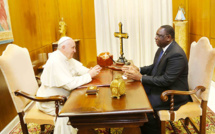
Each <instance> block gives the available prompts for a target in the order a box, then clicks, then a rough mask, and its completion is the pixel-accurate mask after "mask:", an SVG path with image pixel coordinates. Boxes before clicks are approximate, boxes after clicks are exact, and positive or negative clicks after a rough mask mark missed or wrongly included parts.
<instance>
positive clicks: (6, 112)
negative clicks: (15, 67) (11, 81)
mask: <svg viewBox="0 0 215 134" xmlns="http://www.w3.org/2000/svg"><path fill="white" fill-rule="evenodd" d="M0 100H1V101H0V107H1V110H0V132H1V131H2V129H4V127H5V126H6V124H8V123H10V121H11V120H13V118H14V117H15V116H16V115H17V112H16V109H15V107H14V104H13V101H12V99H11V96H10V93H9V90H8V88H7V85H6V82H5V80H4V77H3V74H2V71H1V70H0Z"/></svg>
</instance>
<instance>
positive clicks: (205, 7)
mask: <svg viewBox="0 0 215 134" xmlns="http://www.w3.org/2000/svg"><path fill="white" fill-rule="evenodd" d="M189 18H190V20H189V22H190V25H189V26H190V33H192V34H196V35H202V36H207V37H209V36H210V0H204V2H203V1H202V0H189Z"/></svg>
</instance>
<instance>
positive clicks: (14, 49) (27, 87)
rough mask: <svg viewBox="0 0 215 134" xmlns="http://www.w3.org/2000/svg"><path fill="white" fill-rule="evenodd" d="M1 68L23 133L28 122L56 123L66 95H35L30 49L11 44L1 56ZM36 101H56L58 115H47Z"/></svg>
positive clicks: (35, 86) (26, 131)
mask: <svg viewBox="0 0 215 134" xmlns="http://www.w3.org/2000/svg"><path fill="white" fill-rule="evenodd" d="M0 68H1V70H2V73H3V75H4V78H5V80H6V83H7V86H8V89H9V93H10V95H11V98H12V100H13V103H14V105H15V108H16V111H17V113H18V115H19V119H20V124H21V127H22V131H23V133H24V134H27V133H28V129H27V123H37V124H39V125H41V126H42V124H52V125H54V124H55V120H56V117H57V115H58V111H59V103H60V104H64V103H65V101H66V97H64V96H51V97H37V96H35V94H36V92H37V89H38V84H37V81H36V78H35V75H34V71H33V66H32V63H31V59H30V55H29V52H28V50H27V49H26V48H21V47H19V46H17V45H14V44H9V45H8V46H7V48H6V50H5V51H4V52H3V54H2V56H0ZM35 101H38V102H47V101H54V102H55V106H56V117H54V116H50V115H47V114H45V113H43V112H41V111H40V110H38V109H37V107H36V105H35ZM42 129H44V126H43V127H42V128H41V130H42Z"/></svg>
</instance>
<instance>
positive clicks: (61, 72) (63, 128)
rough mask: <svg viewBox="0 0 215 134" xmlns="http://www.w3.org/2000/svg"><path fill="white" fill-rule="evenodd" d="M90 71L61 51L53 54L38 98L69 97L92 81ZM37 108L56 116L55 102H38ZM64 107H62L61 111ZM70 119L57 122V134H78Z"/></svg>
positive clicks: (43, 77) (44, 74)
mask: <svg viewBox="0 0 215 134" xmlns="http://www.w3.org/2000/svg"><path fill="white" fill-rule="evenodd" d="M88 71H89V69H88V68H86V67H84V66H83V65H82V63H80V62H79V61H77V60H75V59H73V58H72V59H68V58H67V57H66V56H64V55H63V54H62V53H61V52H60V51H59V50H57V51H55V52H53V53H52V54H51V56H50V57H49V59H48V61H47V63H46V64H45V67H44V70H43V73H42V75H41V83H42V85H41V87H40V88H39V89H38V91H37V96H39V97H47V96H53V95H64V96H66V97H68V96H69V95H70V92H71V90H73V89H75V88H76V87H79V86H81V85H83V84H86V83H88V82H90V81H91V80H92V78H91V76H90V74H89V73H88ZM37 107H38V108H39V109H40V110H42V111H44V112H45V113H47V114H50V115H53V116H54V115H55V104H54V102H37ZM61 108H62V106H60V109H61ZM67 122H68V117H64V118H62V117H59V118H57V121H56V122H55V129H54V133H55V134H71V133H72V134H76V133H77V129H75V128H73V127H72V126H69V125H67Z"/></svg>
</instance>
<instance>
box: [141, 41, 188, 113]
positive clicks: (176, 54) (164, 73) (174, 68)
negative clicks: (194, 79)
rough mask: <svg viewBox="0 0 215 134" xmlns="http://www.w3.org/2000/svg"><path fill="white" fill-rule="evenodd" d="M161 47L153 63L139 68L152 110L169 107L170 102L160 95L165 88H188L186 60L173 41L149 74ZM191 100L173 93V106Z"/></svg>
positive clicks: (180, 49) (175, 106)
mask: <svg viewBox="0 0 215 134" xmlns="http://www.w3.org/2000/svg"><path fill="white" fill-rule="evenodd" d="M160 51H161V48H159V49H158V50H157V52H156V55H155V58H154V63H153V64H152V65H150V66H144V67H141V68H140V73H141V74H143V77H142V84H143V86H144V88H145V90H146V92H147V95H148V98H149V100H150V102H151V104H152V107H153V108H154V110H165V109H170V102H169V100H170V99H169V100H168V101H167V102H165V103H164V102H163V101H162V100H161V99H160V95H161V93H162V92H163V91H165V90H180V91H187V90H188V81H187V76H188V61H187V57H186V55H185V53H184V51H183V49H182V48H181V47H180V46H179V45H178V44H177V43H176V42H175V41H173V42H172V43H171V44H170V46H169V47H168V48H167V50H166V51H165V52H164V54H163V56H162V57H161V60H160V62H159V64H158V66H157V70H156V73H155V74H154V76H152V75H151V72H152V69H153V67H154V64H155V62H156V61H157V59H158V57H159V54H160ZM144 74H146V75H144ZM188 101H191V98H190V96H182V95H180V96H179V95H175V96H174V108H175V110H176V109H178V108H179V107H180V106H181V105H183V104H185V103H187V102H188Z"/></svg>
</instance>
